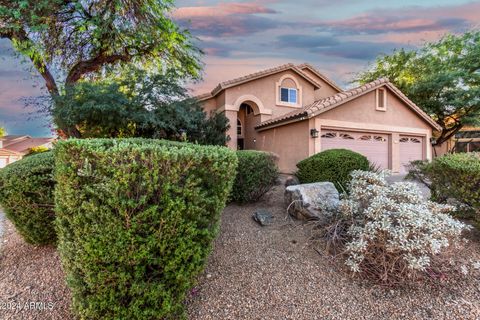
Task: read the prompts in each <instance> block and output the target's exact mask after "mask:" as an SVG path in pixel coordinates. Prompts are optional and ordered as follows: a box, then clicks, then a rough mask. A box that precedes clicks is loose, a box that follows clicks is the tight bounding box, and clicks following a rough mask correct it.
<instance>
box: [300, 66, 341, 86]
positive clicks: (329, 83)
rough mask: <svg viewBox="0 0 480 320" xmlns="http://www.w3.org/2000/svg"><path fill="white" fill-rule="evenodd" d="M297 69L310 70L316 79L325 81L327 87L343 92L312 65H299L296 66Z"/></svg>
mask: <svg viewBox="0 0 480 320" xmlns="http://www.w3.org/2000/svg"><path fill="white" fill-rule="evenodd" d="M297 68H299V69H300V70H305V69H308V70H310V71H311V72H312V73H313V74H315V75H316V76H317V77H319V78H320V79H322V80H323V81H325V82H326V83H327V84H328V85H330V86H331V87H332V88H334V89H335V90H337V91H338V92H343V91H344V90H343V89H342V88H341V87H340V86H339V85H337V84H336V83H335V82H334V81H332V80H331V79H329V78H328V77H326V76H325V75H323V74H322V73H321V72H320V71H318V70H317V69H316V68H314V67H313V66H312V65H310V64H308V63H302V64H299V65H298V66H297Z"/></svg>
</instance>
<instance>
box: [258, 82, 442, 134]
mask: <svg viewBox="0 0 480 320" xmlns="http://www.w3.org/2000/svg"><path fill="white" fill-rule="evenodd" d="M382 86H386V87H388V88H389V89H390V90H391V91H392V92H393V93H395V94H396V95H397V96H398V97H399V98H400V99H402V100H403V101H404V102H405V103H406V104H407V105H408V106H409V107H410V108H412V109H413V110H414V111H415V112H416V113H417V114H419V115H420V116H421V117H422V118H424V119H425V120H426V121H427V122H428V123H429V124H430V125H431V126H432V127H434V128H435V129H437V130H441V128H440V126H439V125H438V124H437V123H436V122H435V121H433V119H432V118H430V116H428V115H427V114H426V113H425V112H424V111H423V110H422V109H420V108H419V107H418V106H417V105H416V104H415V103H413V102H412V101H411V100H410V99H409V98H408V97H407V96H405V95H404V94H403V93H402V92H401V91H400V90H399V89H398V88H397V87H395V86H394V85H393V84H392V83H391V82H390V81H389V80H388V79H386V78H381V79H378V80H375V81H372V82H370V83H367V84H364V85H362V86H359V87H356V88H353V89H350V90H347V91H344V92H339V93H337V94H335V95H333V96H330V97H327V98H324V99H320V100H317V101H315V102H314V103H312V104H310V105H307V106H304V107H303V108H301V109H298V110H294V111H292V112H289V113H287V114H284V115H282V116H279V117H276V118H274V119H270V120H267V121H264V122H262V123H261V124H260V125H258V126H256V127H255V128H256V129H262V128H266V127H269V126H272V125H281V124H282V123H284V122H291V121H300V120H304V119H309V118H312V117H315V116H317V115H319V114H321V113H323V112H326V111H328V110H330V109H333V108H335V107H338V106H340V105H342V104H344V103H346V102H348V101H350V100H353V99H355V98H358V97H360V96H362V95H364V94H366V93H368V92H371V91H373V90H375V89H377V88H379V87H382Z"/></svg>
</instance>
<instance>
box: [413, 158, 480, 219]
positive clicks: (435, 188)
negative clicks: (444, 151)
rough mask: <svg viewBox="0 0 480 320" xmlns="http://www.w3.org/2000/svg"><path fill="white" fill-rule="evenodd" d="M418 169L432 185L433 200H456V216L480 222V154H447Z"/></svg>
mask: <svg viewBox="0 0 480 320" xmlns="http://www.w3.org/2000/svg"><path fill="white" fill-rule="evenodd" d="M416 168H417V169H419V170H420V172H421V174H422V175H423V176H426V177H427V179H428V180H429V181H430V182H431V186H430V187H431V191H432V198H433V199H435V200H437V201H440V202H446V201H447V200H448V199H455V200H457V201H458V202H460V204H461V205H459V206H458V208H457V212H456V214H457V215H459V216H460V217H464V218H472V219H474V220H476V221H477V222H480V153H456V154H449V155H444V156H442V157H438V158H435V159H434V160H433V161H432V162H431V163H424V164H423V163H420V164H417V166H416ZM414 176H415V175H414ZM417 176H418V175H417Z"/></svg>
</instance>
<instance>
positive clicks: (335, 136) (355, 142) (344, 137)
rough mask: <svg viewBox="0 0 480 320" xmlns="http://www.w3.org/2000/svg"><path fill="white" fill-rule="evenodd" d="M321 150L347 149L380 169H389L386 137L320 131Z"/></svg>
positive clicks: (361, 133)
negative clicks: (365, 158)
mask: <svg viewBox="0 0 480 320" xmlns="http://www.w3.org/2000/svg"><path fill="white" fill-rule="evenodd" d="M321 139H322V141H321V143H322V150H329V149H349V150H352V151H355V152H358V153H360V154H362V155H364V156H365V157H367V159H368V160H369V161H370V162H371V163H374V164H375V165H376V166H378V167H379V168H381V169H388V168H389V165H388V164H389V161H388V159H389V157H388V136H387V135H384V134H378V133H365V132H350V131H332V130H322V136H321Z"/></svg>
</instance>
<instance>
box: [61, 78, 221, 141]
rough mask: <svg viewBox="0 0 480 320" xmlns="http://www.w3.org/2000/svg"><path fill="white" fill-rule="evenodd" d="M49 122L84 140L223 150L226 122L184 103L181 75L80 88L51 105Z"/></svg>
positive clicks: (84, 84) (188, 100) (120, 80)
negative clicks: (140, 140)
mask: <svg viewBox="0 0 480 320" xmlns="http://www.w3.org/2000/svg"><path fill="white" fill-rule="evenodd" d="M56 102H57V103H56V107H55V109H54V112H53V114H54V120H55V122H56V123H57V124H58V125H59V126H61V127H75V128H77V130H78V132H79V135H80V136H81V137H83V138H109V137H113V138H125V137H146V138H162V139H169V140H188V141H191V142H197V143H200V144H218V145H225V143H226V135H225V132H226V131H227V130H228V127H229V125H228V119H227V118H226V117H225V116H224V115H223V114H217V113H214V114H212V115H211V116H210V118H208V119H207V116H206V114H205V112H204V111H203V110H202V108H201V106H200V104H199V102H198V101H197V100H195V99H192V98H189V96H188V92H187V90H186V89H185V88H184V87H183V86H182V84H181V78H180V75H179V74H178V73H177V72H176V71H174V70H169V71H166V72H165V73H163V74H155V75H148V74H146V73H145V72H143V71H141V70H135V69H131V70H130V71H129V76H127V77H125V78H116V79H108V80H103V81H98V82H96V83H89V82H80V83H78V84H77V85H76V86H75V87H73V88H70V90H68V92H67V94H65V95H64V96H61V97H58V98H57V99H56Z"/></svg>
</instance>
